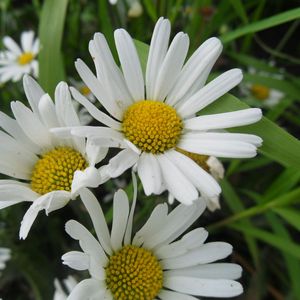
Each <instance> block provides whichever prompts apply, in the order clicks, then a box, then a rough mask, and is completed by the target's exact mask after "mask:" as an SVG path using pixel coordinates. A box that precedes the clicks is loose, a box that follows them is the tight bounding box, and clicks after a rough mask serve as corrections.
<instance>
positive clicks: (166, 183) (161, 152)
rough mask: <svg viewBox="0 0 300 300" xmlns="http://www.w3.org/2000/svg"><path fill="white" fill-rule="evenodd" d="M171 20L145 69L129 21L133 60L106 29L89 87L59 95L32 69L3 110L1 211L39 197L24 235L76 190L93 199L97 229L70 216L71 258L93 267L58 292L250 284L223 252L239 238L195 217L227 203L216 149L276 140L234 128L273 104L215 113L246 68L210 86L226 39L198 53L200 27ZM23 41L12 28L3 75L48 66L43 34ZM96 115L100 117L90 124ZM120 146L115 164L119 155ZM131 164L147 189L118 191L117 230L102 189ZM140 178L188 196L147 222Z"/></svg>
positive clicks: (123, 41)
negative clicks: (220, 238)
mask: <svg viewBox="0 0 300 300" xmlns="http://www.w3.org/2000/svg"><path fill="white" fill-rule="evenodd" d="M170 31H171V27H170V22H169V21H168V20H167V19H163V18H160V19H159V20H158V22H157V23H156V25H155V29H154V32H153V36H152V39H151V44H150V48H149V55H148V60H147V67H146V72H145V74H144V73H143V71H142V68H141V63H140V60H139V57H138V54H137V50H136V48H135V46H134V42H133V40H132V38H131V37H130V35H129V34H128V33H127V32H126V31H125V30H124V29H118V30H116V31H115V34H114V37H115V44H116V48H117V52H118V56H119V61H120V66H118V65H117V64H116V62H115V60H114V58H113V56H112V54H111V51H110V49H109V47H108V44H107V42H106V39H105V37H104V36H103V35H102V34H101V33H96V34H95V35H94V38H93V39H92V40H91V41H90V43H89V51H90V54H91V56H92V57H93V61H94V64H95V73H94V72H93V71H91V70H90V69H89V67H88V66H87V65H86V64H85V63H84V62H83V61H82V60H80V59H78V60H77V61H76V63H75V66H76V69H77V71H78V73H79V75H80V77H81V79H82V81H83V82H84V86H82V87H78V88H77V89H76V88H74V87H70V88H69V86H68V85H67V84H66V83H64V82H61V83H59V84H58V85H57V87H56V90H55V95H54V99H51V97H50V96H49V95H48V94H47V93H46V92H45V91H43V89H42V88H41V87H40V86H39V84H38V83H37V82H36V81H35V80H34V79H33V78H32V77H30V76H29V75H25V76H24V77H23V85H24V91H25V94H26V97H27V99H28V103H29V107H27V106H26V105H24V104H23V103H21V102H19V101H15V102H11V110H12V113H13V116H14V117H13V118H11V117H9V116H8V115H6V114H4V113H2V112H0V127H1V128H2V130H1V131H0V145H1V146H0V172H1V173H2V174H4V175H6V176H8V177H9V179H5V180H0V208H1V209H3V208H5V207H8V206H11V205H14V204H17V203H20V202H23V201H27V202H29V204H30V205H29V208H28V210H27V212H26V213H25V215H24V217H23V220H22V222H21V227H20V239H25V238H26V237H27V236H28V233H29V231H30V228H31V227H32V225H33V223H34V221H35V219H36V218H37V215H38V213H39V212H40V211H41V210H45V212H46V214H49V213H50V212H53V211H55V210H58V209H61V208H63V207H64V206H65V205H67V204H68V203H69V202H70V201H73V200H75V199H80V200H77V201H82V203H83V205H84V207H85V208H86V211H87V213H88V214H89V216H90V218H91V221H92V224H93V227H94V230H93V232H95V236H94V235H93V234H92V233H91V232H90V231H89V230H88V229H87V228H86V227H85V226H83V225H82V224H80V223H79V222H77V221H76V220H70V221H68V222H67V223H66V227H65V228H66V232H67V233H68V235H70V237H71V238H73V239H75V240H77V241H78V242H79V246H80V248H81V250H80V251H70V252H68V253H66V254H64V255H63V256H62V260H63V264H65V265H67V266H69V267H70V268H72V269H75V270H78V271H84V270H87V271H88V272H89V274H90V277H89V278H87V279H85V280H82V281H80V282H77V281H76V280H75V279H74V278H72V277H70V278H67V279H66V280H65V281H64V283H63V285H62V284H61V283H60V282H59V281H57V280H56V281H55V286H56V292H55V296H54V299H70V300H75V299H78V300H79V299H80V300H82V299H109V300H112V299H114V300H126V299H128V300H129V299H139V300H154V299H157V300H158V299H161V300H177V299H178V300H192V299H198V298H197V297H198V296H205V297H221V298H222V297H223V298H225V297H232V296H237V295H239V294H241V293H242V291H243V288H242V286H241V284H240V283H238V282H237V281H236V279H238V278H239V277H240V276H241V272H242V270H241V267H240V266H238V265H236V264H233V263H220V262H216V261H219V260H221V259H224V258H226V257H227V256H228V255H230V254H231V252H232V246H231V245H230V244H227V243H225V242H207V243H205V241H206V239H207V237H208V233H207V231H206V230H205V229H204V228H193V229H190V230H189V228H190V227H191V225H192V224H193V223H194V222H195V221H196V220H197V219H198V218H199V217H200V216H201V214H202V213H203V212H204V210H205V209H206V207H207V208H209V209H210V210H212V211H213V210H215V209H217V208H219V207H220V204H219V195H220V193H221V188H220V186H219V184H218V180H219V179H220V178H222V177H223V174H224V169H223V166H222V164H221V162H220V161H219V160H218V159H217V158H216V157H221V158H222V157H223V158H251V157H254V156H255V155H256V151H257V147H258V146H260V145H261V143H262V140H261V138H260V137H258V136H255V135H251V134H239V133H229V132H228V131H226V129H228V128H232V127H237V126H243V125H248V124H252V123H255V122H257V121H259V120H260V119H261V117H262V113H261V110H260V109H257V108H249V109H244V110H239V111H233V112H224V113H219V114H211V115H205V114H202V113H201V111H202V110H203V109H204V108H205V107H207V106H208V105H209V104H211V103H213V102H214V101H217V100H218V98H219V97H221V96H222V95H224V94H225V93H227V92H228V91H229V90H231V89H232V88H233V87H235V86H237V85H238V84H239V83H240V82H241V80H242V72H241V71H240V70H239V69H232V70H229V71H227V72H225V73H224V74H222V75H220V76H218V77H217V78H215V79H214V80H212V81H210V82H209V83H206V82H207V78H208V75H209V73H210V71H211V69H212V67H213V65H214V63H215V62H216V60H217V59H218V57H219V55H220V53H221V51H222V44H221V42H220V40H218V39H217V38H211V39H209V40H207V41H206V42H204V43H203V44H202V45H201V46H200V47H199V48H198V49H197V50H196V51H195V53H194V54H193V55H192V56H191V57H190V58H189V59H187V52H188V48H189V37H188V36H187V35H186V34H184V33H183V32H179V33H178V34H177V35H176V36H175V37H174V39H173V40H172V41H170V43H169V40H170ZM21 44H22V48H20V47H19V46H18V45H17V44H16V43H15V42H14V41H13V40H12V39H10V38H5V39H4V45H5V46H6V47H7V51H4V52H2V53H1V56H0V57H1V60H0V66H1V67H0V80H1V82H5V81H6V80H8V79H9V78H11V79H12V80H18V79H19V78H20V77H21V76H22V75H23V74H24V73H26V74H27V73H31V74H33V75H34V76H37V71H38V69H37V62H36V59H35V58H36V55H37V53H38V51H39V46H38V40H34V35H33V33H32V32H26V33H23V35H22V37H21ZM74 100H76V104H74ZM97 101H98V102H99V103H96V102H97ZM79 104H80V105H81V106H79ZM79 107H83V109H84V117H85V118H82V116H81V117H80V113H79ZM99 107H100V108H99ZM81 115H82V114H81ZM91 120H93V124H96V123H97V122H98V125H97V124H96V125H95V126H88V125H87V124H88V123H89V122H90V121H91ZM111 148H115V150H114V151H113V152H111ZM116 150H119V151H116ZM116 152H117V154H116V155H115V156H113V157H111V158H110V160H109V161H108V163H106V164H104V163H103V159H104V158H105V157H106V156H107V155H108V153H109V155H111V153H116ZM129 169H131V171H132V178H133V179H132V180H133V186H134V196H133V200H132V203H131V205H130V204H129V200H128V197H127V195H126V193H125V192H124V191H123V190H122V189H119V190H118V191H117V192H116V193H115V194H114V196H113V204H112V205H113V221H112V227H111V229H109V227H108V225H107V223H106V220H105V217H104V213H103V211H102V208H101V205H100V203H101V199H96V197H95V196H94V195H93V193H92V192H91V191H90V189H89V188H96V187H98V186H100V185H101V184H103V183H105V182H106V181H108V180H111V179H112V178H118V177H119V176H120V175H122V174H123V173H124V172H125V171H126V170H129ZM136 175H138V178H139V180H140V181H141V183H142V186H143V191H144V193H145V194H146V195H152V194H155V195H160V194H162V193H165V194H166V196H167V197H168V202H169V203H170V204H172V203H173V202H175V201H178V202H180V203H179V204H178V205H176V206H175V208H173V209H171V208H170V207H168V204H167V203H164V204H159V205H157V206H156V207H155V208H154V209H153V211H152V213H151V215H150V217H149V218H148V220H147V221H146V222H145V224H144V226H143V227H142V228H141V229H139V230H138V231H137V232H135V233H133V232H132V231H133V230H132V228H133V219H134V211H135V207H136V202H137V179H136ZM7 256H8V253H6V257H7ZM0 259H1V256H0ZM63 286H65V287H66V289H64V288H63Z"/></svg>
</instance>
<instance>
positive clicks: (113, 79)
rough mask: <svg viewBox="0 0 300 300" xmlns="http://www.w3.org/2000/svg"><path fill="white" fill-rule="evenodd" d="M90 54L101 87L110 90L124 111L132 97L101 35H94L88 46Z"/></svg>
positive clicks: (131, 101)
mask: <svg viewBox="0 0 300 300" xmlns="http://www.w3.org/2000/svg"><path fill="white" fill-rule="evenodd" d="M89 46H90V47H89V48H90V52H91V54H92V56H93V57H94V63H95V66H96V70H97V73H99V72H100V73H101V74H100V75H99V77H100V79H101V81H102V82H103V85H104V86H105V87H106V88H109V89H110V93H112V96H113V98H114V99H116V100H117V101H116V102H117V104H118V105H119V107H120V109H121V110H125V109H126V108H127V107H128V106H129V105H130V104H132V103H133V99H132V96H131V95H130V92H129V90H128V88H127V85H126V82H125V79H124V76H123V74H122V72H121V70H120V69H119V67H118V66H117V65H116V63H115V61H114V59H113V56H112V54H111V51H110V49H109V46H108V44H107V42H106V39H105V37H104V35H103V34H101V33H95V35H94V40H93V41H91V42H90V44H89Z"/></svg>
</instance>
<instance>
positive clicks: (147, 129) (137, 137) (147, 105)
mask: <svg viewBox="0 0 300 300" xmlns="http://www.w3.org/2000/svg"><path fill="white" fill-rule="evenodd" d="M122 126H123V128H122V129H123V132H124V135H125V137H126V138H127V139H128V140H129V141H131V142H132V143H133V144H134V145H136V146H137V147H138V148H140V149H141V150H142V151H146V152H151V153H153V154H158V153H163V152H164V151H166V150H169V149H171V148H173V147H175V146H176V144H177V142H178V140H179V138H180V134H181V131H182V127H183V125H182V121H181V119H180V118H179V116H178V115H177V113H176V110H175V109H174V108H173V107H171V106H169V105H167V104H165V103H162V102H158V101H153V100H142V101H139V102H136V103H134V104H132V105H131V106H129V108H128V109H127V111H126V112H125V114H124V117H123V125H122Z"/></svg>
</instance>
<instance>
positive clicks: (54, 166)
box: [31, 147, 88, 195]
mask: <svg viewBox="0 0 300 300" xmlns="http://www.w3.org/2000/svg"><path fill="white" fill-rule="evenodd" d="M87 166H88V164H87V162H86V160H85V159H84V157H83V156H82V154H81V153H80V152H78V151H76V150H74V149H72V148H70V147H58V148H55V149H53V150H51V151H48V152H46V153H45V154H43V155H42V156H41V158H40V159H39V160H38V161H37V163H36V164H35V166H34V168H33V171H32V175H31V188H32V190H33V191H35V192H37V193H39V194H41V195H44V194H47V193H49V192H52V191H56V190H64V191H71V185H72V181H73V176H74V173H75V171H76V170H84V169H85V168H86V167H87Z"/></svg>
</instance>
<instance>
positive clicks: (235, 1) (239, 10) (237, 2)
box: [229, 0, 248, 24]
mask: <svg viewBox="0 0 300 300" xmlns="http://www.w3.org/2000/svg"><path fill="white" fill-rule="evenodd" d="M229 2H230V4H231V6H232V7H233V9H234V10H235V12H236V15H237V16H238V17H240V19H241V20H242V22H243V23H244V24H247V23H248V17H247V13H246V10H245V8H244V5H243V3H242V1H241V0H230V1H229Z"/></svg>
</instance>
